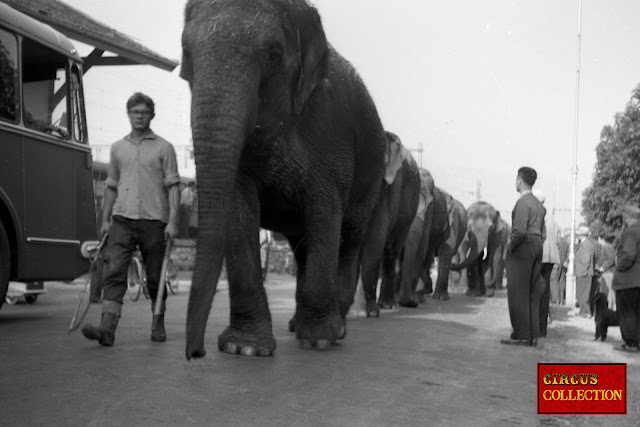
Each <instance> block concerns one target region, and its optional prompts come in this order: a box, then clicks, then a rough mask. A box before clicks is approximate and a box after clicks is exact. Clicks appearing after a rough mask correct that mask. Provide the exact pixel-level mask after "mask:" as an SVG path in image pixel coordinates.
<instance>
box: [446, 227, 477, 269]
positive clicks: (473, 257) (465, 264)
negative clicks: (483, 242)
mask: <svg viewBox="0 0 640 427" xmlns="http://www.w3.org/2000/svg"><path fill="white" fill-rule="evenodd" d="M467 238H468V239H469V254H468V256H467V257H466V258H465V260H464V261H462V262H461V263H456V264H451V266H450V267H449V269H450V270H453V271H460V270H464V269H465V268H469V267H470V266H472V265H473V264H474V263H475V262H476V261H477V260H478V255H480V251H479V248H478V240H477V239H476V238H475V236H474V234H473V233H471V232H469V233H468V237H467Z"/></svg>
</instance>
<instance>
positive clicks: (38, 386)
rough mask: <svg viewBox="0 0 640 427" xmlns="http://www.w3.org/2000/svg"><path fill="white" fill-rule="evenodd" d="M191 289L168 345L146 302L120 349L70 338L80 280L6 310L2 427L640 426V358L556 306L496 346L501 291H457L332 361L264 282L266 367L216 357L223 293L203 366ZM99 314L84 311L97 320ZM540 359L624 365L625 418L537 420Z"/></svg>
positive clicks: (395, 318) (284, 292)
mask: <svg viewBox="0 0 640 427" xmlns="http://www.w3.org/2000/svg"><path fill="white" fill-rule="evenodd" d="M188 285H189V282H188V280H187V279H184V280H183V281H182V282H181V283H180V291H179V293H178V295H175V296H170V297H169V300H168V314H167V332H168V340H167V342H165V343H153V342H151V341H150V339H149V334H150V323H151V312H150V304H149V303H148V301H145V300H144V299H143V298H142V299H141V300H139V301H137V302H131V301H126V303H125V306H124V308H123V315H122V319H121V321H120V324H119V327H118V331H117V333H116V344H115V346H114V347H112V348H102V347H100V346H98V345H97V344H95V343H94V342H89V341H87V340H85V339H84V338H83V337H82V336H81V335H80V333H79V332H74V333H71V334H69V333H67V327H68V324H69V320H70V318H71V315H72V313H73V308H74V304H75V301H76V298H77V295H78V292H79V290H80V286H79V285H78V284H75V285H74V284H72V285H66V284H62V283H47V284H46V288H47V291H48V292H47V293H46V294H44V295H41V296H40V297H39V299H38V301H37V302H36V303H35V304H34V305H26V304H17V305H13V306H4V307H3V308H2V310H1V311H0V360H2V364H1V365H0V399H1V400H0V402H1V403H2V404H1V405H0V424H2V425H39V424H46V425H151V424H162V425H187V424H194V425H224V426H227V425H237V426H247V425H278V426H280V425H288V426H300V425H302V426H306V425H309V426H317V425H320V426H325V425H326V426H331V425H345V426H370V425H398V426H400V425H402V426H406V425H416V426H418V425H420V426H423V425H434V426H467V425H468V426H485V425H486V426H492V425H527V426H528V425H544V426H567V425H615V426H620V425H629V426H631V425H639V423H640V355H635V354H634V355H628V354H625V353H619V352H616V351H614V350H613V346H614V345H619V344H620V343H621V341H620V332H619V330H618V329H617V328H613V329H611V330H610V334H609V338H608V340H607V341H606V342H604V343H603V342H594V341H593V337H594V324H593V320H591V319H584V318H578V317H575V316H571V315H569V309H568V308H566V307H560V306H552V323H551V325H550V328H549V334H548V337H547V338H545V339H541V340H540V343H539V345H538V347H536V348H528V347H511V346H504V345H500V343H499V341H500V338H503V337H507V336H508V334H509V333H510V327H509V317H508V311H507V300H506V291H499V292H498V294H497V295H496V296H495V297H494V298H471V297H466V296H464V294H460V293H454V294H452V299H451V300H450V301H446V302H445V301H434V300H431V299H429V300H428V301H427V303H426V304H424V305H421V306H420V307H419V308H417V309H408V308H407V309H405V308H402V309H397V310H391V311H389V310H386V311H383V313H382V316H381V317H380V318H378V319H367V318H366V317H363V316H360V315H354V316H351V317H350V319H349V321H348V335H347V338H346V340H344V341H341V342H340V343H339V344H338V345H336V346H334V347H333V348H331V349H330V350H327V351H315V350H313V351H310V350H303V349H300V348H299V347H298V344H297V342H296V340H295V338H294V336H293V334H290V333H289V332H288V330H287V322H288V321H289V319H290V317H291V316H292V314H293V311H294V300H293V298H294V286H295V284H294V280H293V278H292V277H291V276H276V275H271V276H270V277H269V280H268V283H267V292H268V296H269V302H270V307H271V311H272V316H273V330H274V335H275V337H276V339H277V342H278V348H277V351H276V355H275V356H274V357H270V358H246V357H242V356H231V355H227V354H224V353H221V352H219V351H218V350H217V335H218V334H219V333H221V332H222V331H223V330H224V328H225V327H226V325H227V323H228V318H229V309H228V306H229V302H228V293H227V290H226V287H225V283H221V286H220V288H219V289H220V290H219V292H218V295H217V296H216V299H215V301H214V306H213V309H212V312H211V317H210V319H209V324H208V329H207V338H206V346H207V350H208V354H207V356H206V357H205V358H204V359H201V360H192V361H191V362H187V361H186V360H185V358H184V344H185V319H186V305H187V296H188ZM98 316H99V309H98V308H97V306H94V307H93V308H92V310H91V311H90V313H89V316H88V317H89V318H90V320H92V321H95V320H97V318H98ZM538 362H550V363H552V362H555V363H561V362H594V363H595V362H625V363H627V364H628V414H627V415H624V416H607V415H597V416H595V415H594V416H587V415H580V416H578V415H575V416H568V415H562V416H560V415H558V416H547V415H537V414H536V367H537V365H536V364H537V363H538Z"/></svg>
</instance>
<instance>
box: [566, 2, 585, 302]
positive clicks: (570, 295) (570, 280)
mask: <svg viewBox="0 0 640 427" xmlns="http://www.w3.org/2000/svg"><path fill="white" fill-rule="evenodd" d="M581 44H582V0H578V67H577V69H576V106H575V130H574V141H573V170H572V185H571V241H570V242H569V267H568V268H567V289H566V292H567V297H566V299H565V304H569V306H570V307H573V304H574V303H575V300H576V273H575V266H574V261H575V258H576V257H575V254H574V252H575V240H576V191H577V186H578V123H579V120H578V119H579V117H580V116H579V112H580V49H581Z"/></svg>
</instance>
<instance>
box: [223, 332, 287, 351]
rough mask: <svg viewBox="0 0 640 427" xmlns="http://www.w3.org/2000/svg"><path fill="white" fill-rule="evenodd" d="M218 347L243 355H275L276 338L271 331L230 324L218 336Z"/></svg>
mask: <svg viewBox="0 0 640 427" xmlns="http://www.w3.org/2000/svg"><path fill="white" fill-rule="evenodd" d="M218 348H219V349H220V351H223V352H225V353H229V354H240V355H242V356H273V354H274V353H275V351H276V340H275V338H274V337H273V334H272V333H271V332H249V331H242V330H239V329H235V328H233V327H231V326H229V327H227V329H226V330H225V331H224V332H223V333H222V334H220V336H218Z"/></svg>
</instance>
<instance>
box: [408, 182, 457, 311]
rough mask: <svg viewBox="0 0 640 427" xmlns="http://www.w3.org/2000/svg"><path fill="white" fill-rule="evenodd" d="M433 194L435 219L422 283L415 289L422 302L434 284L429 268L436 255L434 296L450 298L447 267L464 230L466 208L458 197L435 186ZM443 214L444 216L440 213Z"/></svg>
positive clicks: (436, 297)
mask: <svg viewBox="0 0 640 427" xmlns="http://www.w3.org/2000/svg"><path fill="white" fill-rule="evenodd" d="M435 190H436V191H435V195H434V202H433V203H434V216H433V217H434V220H433V222H432V227H431V233H430V235H429V245H428V247H427V255H426V262H425V263H424V264H423V267H422V273H421V275H420V277H421V278H422V281H423V283H424V288H423V290H422V291H419V292H418V300H419V301H420V302H424V301H425V295H428V294H430V293H431V292H432V289H433V284H432V281H431V275H430V274H429V270H430V268H431V265H432V264H433V261H434V259H435V257H437V258H438V278H437V280H436V289H435V292H433V299H437V300H445V301H446V300H448V299H449V291H448V287H449V266H450V265H451V259H452V258H453V257H454V256H455V254H456V253H457V252H458V248H459V247H460V244H461V243H462V240H463V239H464V237H465V234H466V230H467V210H466V209H465V207H464V205H463V204H462V203H461V202H459V201H458V200H456V199H454V198H453V197H451V195H450V194H449V193H447V192H446V191H444V190H442V189H440V188H438V187H436V189H435ZM442 213H446V215H442Z"/></svg>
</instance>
